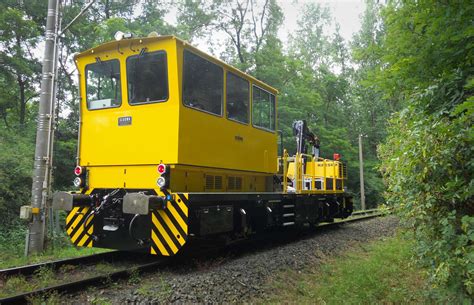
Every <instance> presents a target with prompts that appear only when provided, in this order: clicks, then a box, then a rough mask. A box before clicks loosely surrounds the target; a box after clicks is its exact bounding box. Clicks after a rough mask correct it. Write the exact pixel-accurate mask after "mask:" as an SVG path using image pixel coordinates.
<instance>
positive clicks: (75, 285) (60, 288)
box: [0, 259, 168, 304]
mask: <svg viewBox="0 0 474 305" xmlns="http://www.w3.org/2000/svg"><path fill="white" fill-rule="evenodd" d="M167 263H168V262H167V260H166V259H160V260H157V261H155V262H151V263H146V264H142V265H138V266H133V267H128V268H124V269H121V270H118V271H114V272H109V273H105V274H102V275H98V276H93V277H89V278H85V279H82V280H78V281H73V282H68V283H63V284H58V285H53V286H49V287H45V288H40V289H37V290H34V291H29V292H24V293H20V294H17V295H13V296H8V297H5V298H2V299H0V304H25V303H26V302H27V301H28V299H29V298H31V297H33V296H35V295H42V294H43V295H44V294H46V293H48V292H52V291H56V292H58V293H60V292H66V291H67V292H74V291H78V290H83V289H84V288H87V287H90V286H92V285H103V284H104V283H107V282H109V281H116V280H119V279H124V278H128V277H129V276H130V274H132V273H133V272H135V271H139V272H150V271H153V270H155V269H156V268H158V267H160V266H165V265H167Z"/></svg>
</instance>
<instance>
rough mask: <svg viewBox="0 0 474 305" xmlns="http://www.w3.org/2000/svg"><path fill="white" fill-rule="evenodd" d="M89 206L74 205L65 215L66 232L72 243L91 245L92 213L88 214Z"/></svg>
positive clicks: (80, 245)
mask: <svg viewBox="0 0 474 305" xmlns="http://www.w3.org/2000/svg"><path fill="white" fill-rule="evenodd" d="M90 209H91V208H90V207H74V208H73V209H72V210H71V211H70V212H69V214H68V215H67V217H66V232H67V235H69V237H70V238H71V241H72V243H73V244H74V245H76V246H79V247H88V248H90V247H92V246H93V244H94V241H93V239H92V233H93V232H94V221H93V220H94V215H93V214H92V215H90V216H88V215H89V213H90ZM86 221H87V223H86Z"/></svg>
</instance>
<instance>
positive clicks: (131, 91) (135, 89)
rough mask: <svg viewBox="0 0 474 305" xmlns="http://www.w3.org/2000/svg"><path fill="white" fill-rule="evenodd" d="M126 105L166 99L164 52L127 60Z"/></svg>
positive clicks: (166, 77) (141, 55)
mask: <svg viewBox="0 0 474 305" xmlns="http://www.w3.org/2000/svg"><path fill="white" fill-rule="evenodd" d="M127 82H128V103H129V104H131V105H136V104H146V103H156V102H163V101H166V100H167V99H168V73H167V66H166V53H165V52H164V51H158V52H152V53H144V54H139V55H134V56H130V57H129V58H127Z"/></svg>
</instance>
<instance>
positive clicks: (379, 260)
mask: <svg viewBox="0 0 474 305" xmlns="http://www.w3.org/2000/svg"><path fill="white" fill-rule="evenodd" d="M412 249H413V241H412V240H410V239H409V238H408V237H406V236H405V235H402V234H398V235H397V236H395V237H390V238H385V239H382V240H377V241H373V242H370V243H369V244H358V245H356V246H355V247H353V248H351V249H350V250H348V251H347V252H346V253H344V254H343V255H341V256H339V257H335V258H323V259H322V261H320V262H318V263H315V264H314V265H312V266H308V268H307V270H304V271H300V272H297V271H293V270H291V271H286V272H283V273H282V274H280V275H278V276H277V277H276V279H274V280H272V282H270V283H269V285H270V287H269V288H270V291H272V295H271V296H270V298H269V299H267V300H264V301H263V302H264V303H268V302H269V303H287V304H288V303H290V304H299V303H304V304H309V303H311V304H426V303H433V300H432V299H430V297H429V285H428V284H427V281H426V278H425V276H424V272H423V270H422V269H420V268H418V267H417V266H416V265H414V264H412V263H411V256H412V254H413V250H412Z"/></svg>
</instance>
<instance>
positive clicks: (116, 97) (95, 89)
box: [85, 59, 122, 110]
mask: <svg viewBox="0 0 474 305" xmlns="http://www.w3.org/2000/svg"><path fill="white" fill-rule="evenodd" d="M85 74H86V100H87V108H88V109H89V110H94V109H103V108H112V107H119V106H120V105H121V104H122V93H121V87H120V63H119V61H118V60H117V59H114V60H108V61H97V62H95V63H93V64H89V65H87V66H86V73H85Z"/></svg>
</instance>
